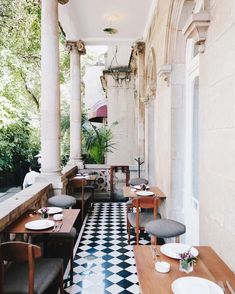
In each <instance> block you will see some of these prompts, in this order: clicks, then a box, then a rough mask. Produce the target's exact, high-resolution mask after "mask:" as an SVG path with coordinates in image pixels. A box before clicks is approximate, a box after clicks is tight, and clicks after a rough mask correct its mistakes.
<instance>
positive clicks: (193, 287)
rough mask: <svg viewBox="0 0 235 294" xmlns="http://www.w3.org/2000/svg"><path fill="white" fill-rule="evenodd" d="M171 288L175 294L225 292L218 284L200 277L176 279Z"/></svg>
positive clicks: (217, 293) (213, 293)
mask: <svg viewBox="0 0 235 294" xmlns="http://www.w3.org/2000/svg"><path fill="white" fill-rule="evenodd" d="M171 289H172V291H173V292H174V294H199V293H200V294H223V290H222V289H221V288H220V287H219V286H218V285H217V284H215V283H214V282H212V281H210V280H207V279H203V278H199V277H182V278H179V279H176V280H175V281H174V282H173V283H172V285H171Z"/></svg>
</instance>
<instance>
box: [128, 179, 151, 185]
mask: <svg viewBox="0 0 235 294" xmlns="http://www.w3.org/2000/svg"><path fill="white" fill-rule="evenodd" d="M148 182H149V181H148V180H146V179H143V178H134V179H131V180H130V182H129V184H130V185H131V186H136V185H141V184H145V185H147V184H148Z"/></svg>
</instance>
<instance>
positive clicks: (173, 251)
mask: <svg viewBox="0 0 235 294" xmlns="http://www.w3.org/2000/svg"><path fill="white" fill-rule="evenodd" d="M190 248H191V250H190V253H191V254H192V255H193V256H194V257H196V256H198V250H197V249H196V248H195V247H191V246H190V245H188V244H182V243H167V244H164V245H162V246H161V247H160V250H161V252H162V253H163V254H164V255H166V256H168V257H171V258H175V259H180V256H179V253H184V252H187V251H188V250H189V249H190Z"/></svg>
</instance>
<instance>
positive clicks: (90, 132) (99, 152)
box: [83, 122, 117, 164]
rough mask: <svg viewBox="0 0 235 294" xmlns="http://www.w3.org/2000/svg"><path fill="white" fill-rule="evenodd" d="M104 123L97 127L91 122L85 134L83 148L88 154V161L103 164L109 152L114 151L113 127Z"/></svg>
mask: <svg viewBox="0 0 235 294" xmlns="http://www.w3.org/2000/svg"><path fill="white" fill-rule="evenodd" d="M116 124H117V122H115V123H113V124H112V125H111V127H108V126H107V125H102V126H101V127H97V126H95V125H93V124H92V123H90V122H89V124H88V127H87V128H86V129H85V131H84V133H83V135H84V137H83V150H84V153H85V154H86V158H85V159H86V163H96V164H102V163H104V162H105V155H106V153H107V152H113V149H114V148H115V143H114V142H113V134H112V127H113V126H114V125H116Z"/></svg>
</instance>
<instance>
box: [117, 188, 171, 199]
mask: <svg viewBox="0 0 235 294" xmlns="http://www.w3.org/2000/svg"><path fill="white" fill-rule="evenodd" d="M131 189H133V188H131V187H129V186H126V187H123V196H124V197H128V198H134V197H138V195H136V192H137V191H139V190H136V191H131ZM148 191H151V192H153V193H154V194H155V196H157V197H159V199H165V198H166V196H165V195H164V194H163V192H162V191H161V190H160V189H159V188H158V187H150V188H149V189H148Z"/></svg>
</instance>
